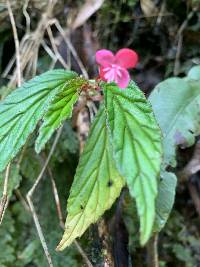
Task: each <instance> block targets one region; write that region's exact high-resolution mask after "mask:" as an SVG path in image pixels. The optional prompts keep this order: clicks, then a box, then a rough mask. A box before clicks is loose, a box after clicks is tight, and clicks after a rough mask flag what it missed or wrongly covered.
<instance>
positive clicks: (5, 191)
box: [0, 163, 11, 224]
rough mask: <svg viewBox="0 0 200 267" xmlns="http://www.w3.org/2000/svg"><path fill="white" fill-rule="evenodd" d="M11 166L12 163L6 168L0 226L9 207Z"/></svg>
mask: <svg viewBox="0 0 200 267" xmlns="http://www.w3.org/2000/svg"><path fill="white" fill-rule="evenodd" d="M10 166H11V163H9V164H8V166H7V168H6V173H5V179H4V185H3V196H2V198H1V201H0V224H1V223H2V221H3V217H4V214H5V210H6V208H7V206H8V179H9V174H10Z"/></svg>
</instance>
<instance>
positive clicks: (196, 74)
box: [188, 65, 200, 80]
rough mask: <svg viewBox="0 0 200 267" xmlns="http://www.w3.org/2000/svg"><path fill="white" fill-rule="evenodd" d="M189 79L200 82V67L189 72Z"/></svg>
mask: <svg viewBox="0 0 200 267" xmlns="http://www.w3.org/2000/svg"><path fill="white" fill-rule="evenodd" d="M188 79H190V80H200V65H198V66H194V67H193V68H191V70H190V71H189V72H188Z"/></svg>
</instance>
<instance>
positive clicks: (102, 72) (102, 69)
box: [99, 67, 106, 81]
mask: <svg viewBox="0 0 200 267" xmlns="http://www.w3.org/2000/svg"><path fill="white" fill-rule="evenodd" d="M104 75H105V71H104V67H100V68H99V77H100V78H101V79H102V80H103V81H106V78H105V76H104Z"/></svg>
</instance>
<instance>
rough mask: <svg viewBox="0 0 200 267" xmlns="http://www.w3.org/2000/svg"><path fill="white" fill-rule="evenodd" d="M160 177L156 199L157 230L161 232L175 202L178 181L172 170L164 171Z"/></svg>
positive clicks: (155, 227) (155, 228) (155, 226)
mask: <svg viewBox="0 0 200 267" xmlns="http://www.w3.org/2000/svg"><path fill="white" fill-rule="evenodd" d="M160 177H161V179H160V182H159V185H158V197H157V199H156V220H155V225H154V231H155V232H160V231H161V230H162V228H163V227H164V226H165V223H166V221H167V219H168V217H169V214H170V212H171V210H172V207H173V204H174V198H175V193H176V183H177V178H176V175H175V174H173V173H171V172H166V171H162V173H161V175H160Z"/></svg>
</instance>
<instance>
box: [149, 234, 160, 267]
mask: <svg viewBox="0 0 200 267" xmlns="http://www.w3.org/2000/svg"><path fill="white" fill-rule="evenodd" d="M147 266H148V267H159V260H158V234H155V235H154V236H152V237H151V239H150V240H149V242H148V244H147Z"/></svg>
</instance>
